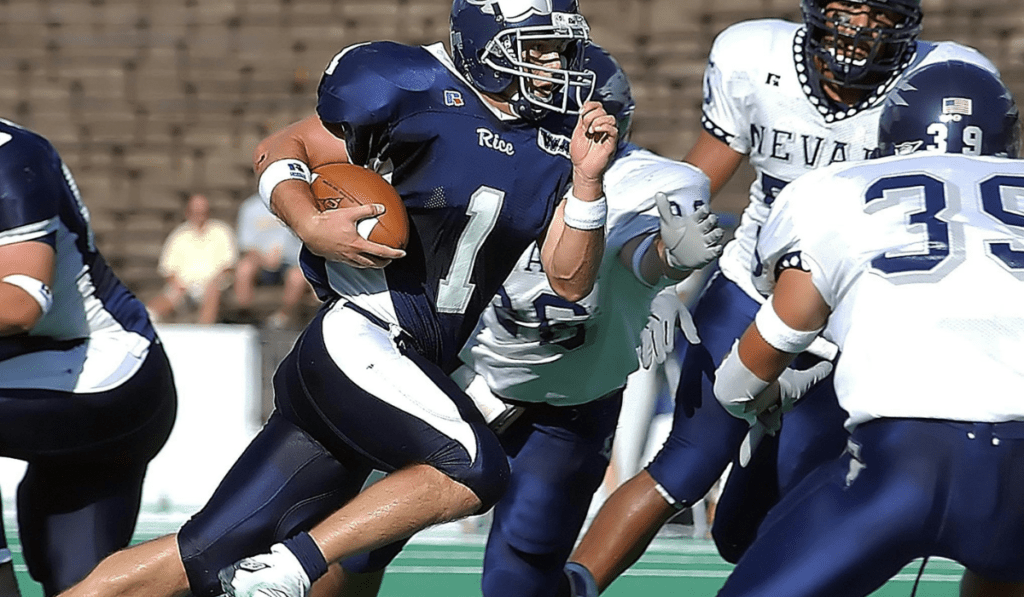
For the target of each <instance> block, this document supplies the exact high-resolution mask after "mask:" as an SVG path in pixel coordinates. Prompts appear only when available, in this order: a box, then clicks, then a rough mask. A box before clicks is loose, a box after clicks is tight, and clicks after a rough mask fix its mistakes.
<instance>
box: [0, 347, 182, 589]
mask: <svg viewBox="0 0 1024 597" xmlns="http://www.w3.org/2000/svg"><path fill="white" fill-rule="evenodd" d="M176 411H177V393H176V392H175V388H174V376H173V374H172V372H171V366H170V363H169V362H168V360H167V355H166V354H165V353H164V349H163V346H162V345H161V344H160V343H159V342H157V343H154V344H153V345H152V346H151V347H150V349H149V354H148V355H147V357H146V359H145V361H144V362H143V364H142V367H141V368H140V369H139V370H138V371H137V372H136V373H135V375H133V376H132V377H131V379H129V380H128V381H127V382H125V383H124V384H122V385H120V386H118V387H116V388H114V389H112V390H108V391H106V392H99V393H95V394H74V393H70V392H59V391H53V390H35V389H0V412H2V413H3V416H2V417H0V455H2V456H5V457H9V458H16V459H18V460H24V461H26V462H27V463H28V468H27V469H26V471H25V476H24V478H22V480H21V483H20V484H19V485H18V496H17V504H18V508H17V509H18V531H19V536H20V538H21V544H22V548H23V550H24V557H25V563H26V565H27V566H28V570H29V573H30V574H31V575H32V578H34V579H35V580H36V581H37V582H39V583H40V584H42V586H43V591H44V592H45V594H46V595H55V594H57V593H59V592H60V591H62V590H64V589H67V588H68V587H70V586H71V585H73V584H75V583H76V582H78V581H79V580H81V579H82V578H84V577H85V575H86V574H88V573H89V572H90V571H91V570H92V569H93V568H94V567H95V566H96V564H98V563H99V562H100V560H102V559H103V558H104V557H106V556H107V555H109V554H111V553H113V552H115V551H117V550H119V549H122V548H124V547H127V546H128V542H129V541H130V540H131V537H132V534H133V533H134V531H135V522H136V519H137V518H138V513H139V505H140V502H141V500H142V482H143V478H144V477H145V474H146V467H147V466H148V465H149V461H150V460H152V458H153V457H154V456H155V455H156V454H157V452H159V451H160V448H162V447H163V445H164V443H165V442H166V441H167V438H168V437H169V436H170V433H171V428H172V427H173V425H174V417H175V413H176Z"/></svg>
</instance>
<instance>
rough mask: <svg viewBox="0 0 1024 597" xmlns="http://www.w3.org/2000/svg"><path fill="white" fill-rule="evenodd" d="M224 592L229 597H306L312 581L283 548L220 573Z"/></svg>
mask: <svg viewBox="0 0 1024 597" xmlns="http://www.w3.org/2000/svg"><path fill="white" fill-rule="evenodd" d="M217 576H218V577H219V578H220V585H221V589H223V591H224V594H225V595H226V596H227V597H306V594H307V593H309V586H310V582H309V577H308V576H306V571H305V570H303V569H302V564H300V563H299V560H298V559H297V558H296V557H295V555H294V554H293V553H292V552H291V551H290V550H289V549H288V548H287V547H285V546H284V545H282V544H280V543H277V544H274V545H272V546H271V547H270V553H264V554H260V555H258V556H253V557H251V558H245V559H243V560H239V561H238V562H236V563H234V564H232V565H231V566H228V567H226V568H224V569H223V570H221V571H220V572H219V573H218V575H217Z"/></svg>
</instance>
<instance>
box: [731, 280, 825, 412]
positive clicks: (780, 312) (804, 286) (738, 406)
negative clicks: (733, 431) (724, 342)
mask: <svg viewBox="0 0 1024 597" xmlns="http://www.w3.org/2000/svg"><path fill="white" fill-rule="evenodd" d="M830 313H831V310H830V309H829V306H828V304H827V303H826V302H825V299H823V298H822V296H821V294H820V293H819V292H818V289H817V288H816V287H815V286H814V284H813V283H812V282H811V274H810V272H806V271H802V270H799V269H787V270H784V271H782V272H781V273H780V274H779V279H778V282H777V284H776V286H775V292H774V294H773V295H772V298H771V300H769V301H768V302H766V303H764V304H763V305H762V306H761V309H760V310H759V311H758V314H757V316H756V317H755V319H754V322H752V323H751V324H750V326H749V327H747V330H746V331H745V332H744V333H743V335H742V336H741V337H740V339H739V340H738V341H737V343H736V344H734V345H733V350H732V352H731V353H730V354H729V355H728V356H727V357H726V358H725V360H723V361H722V364H721V365H720V366H719V367H718V370H717V371H716V373H715V397H716V398H718V401H719V402H720V403H721V404H722V406H724V407H725V409H726V410H727V411H729V413H730V414H732V415H733V416H736V417H739V418H742V419H746V420H748V421H750V422H751V423H753V422H754V420H755V419H756V418H757V417H758V415H761V414H763V413H765V412H766V411H769V410H772V409H775V408H777V407H779V406H780V401H781V406H783V407H785V405H786V404H787V402H788V404H789V405H792V403H793V402H795V401H796V400H797V399H798V398H799V397H800V396H802V395H803V393H804V392H806V391H807V389H808V388H810V387H811V386H812V385H814V384H815V383H817V382H818V381H820V380H821V379H823V378H824V377H825V376H827V375H828V373H829V372H830V371H831V364H830V363H828V362H827V361H824V362H822V363H819V364H818V365H815V367H813V368H811V369H808V370H807V371H806V372H803V371H802V372H796V371H793V370H789V371H787V370H786V367H788V366H789V364H790V363H791V362H792V361H793V359H794V358H795V357H796V355H797V354H799V353H801V352H803V351H804V350H806V349H807V347H808V346H810V344H811V342H812V341H814V338H816V337H817V336H818V334H819V333H820V332H821V330H822V328H824V327H825V323H826V321H827V320H828V316H829V314H830ZM783 372H786V374H787V375H788V378H786V377H783ZM780 377H781V378H782V379H780Z"/></svg>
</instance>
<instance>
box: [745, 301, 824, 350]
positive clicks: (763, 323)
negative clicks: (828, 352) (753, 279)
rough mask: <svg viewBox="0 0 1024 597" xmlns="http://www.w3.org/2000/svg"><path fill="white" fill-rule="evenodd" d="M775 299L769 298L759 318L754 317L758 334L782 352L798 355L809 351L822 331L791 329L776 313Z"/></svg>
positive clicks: (759, 311) (758, 312)
mask: <svg viewBox="0 0 1024 597" xmlns="http://www.w3.org/2000/svg"><path fill="white" fill-rule="evenodd" d="M774 298H775V297H774V296H773V297H769V298H768V302H766V303H765V304H763V305H761V308H760V309H758V311H757V316H755V317H754V323H755V324H756V325H757V331H758V333H760V334H761V337H762V338H764V340H765V342H767V343H768V344H771V345H772V346H773V347H775V348H777V349H779V350H781V351H782V352H788V353H790V354H797V353H800V352H803V351H805V350H807V347H808V346H810V345H811V342H814V339H815V338H817V337H818V334H819V333H821V329H817V330H811V331H801V330H794V329H793V328H791V327H789V326H788V325H786V322H784V321H782V320H781V319H779V314H778V313H776V312H775V306H774V303H773V299H774Z"/></svg>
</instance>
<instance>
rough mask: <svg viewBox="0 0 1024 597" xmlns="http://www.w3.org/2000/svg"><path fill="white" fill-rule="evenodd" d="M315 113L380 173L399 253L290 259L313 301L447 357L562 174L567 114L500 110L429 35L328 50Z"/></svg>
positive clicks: (538, 225)
mask: <svg viewBox="0 0 1024 597" xmlns="http://www.w3.org/2000/svg"><path fill="white" fill-rule="evenodd" d="M318 95H319V102H318V105H317V113H318V114H319V116H320V118H321V120H322V121H323V122H324V123H326V124H330V125H335V126H340V128H341V129H342V130H343V131H344V135H345V143H346V146H347V149H348V153H349V156H350V158H351V160H352V162H353V163H356V164H360V165H363V166H366V167H369V168H372V169H374V170H376V171H378V172H381V173H382V174H384V175H385V176H387V177H389V179H390V182H391V183H392V184H393V185H394V186H395V188H396V189H397V190H398V192H399V194H400V195H401V196H402V199H403V201H404V202H405V205H406V208H407V210H408V213H409V219H410V223H411V235H410V241H409V245H408V247H407V248H406V251H407V255H406V257H404V258H402V259H398V260H395V261H394V262H392V263H391V264H390V265H389V266H387V267H386V268H385V269H383V270H373V269H357V268H352V267H348V266H346V265H344V264H340V263H335V262H325V261H324V260H323V259H322V258H318V257H316V256H314V255H312V254H311V253H309V252H308V251H303V253H302V257H301V261H302V265H303V269H304V271H305V272H306V273H307V276H308V277H309V278H310V281H311V282H312V283H313V285H314V288H316V290H317V293H318V295H319V296H320V297H321V298H322V299H326V298H331V297H334V296H340V297H342V298H344V299H346V300H350V301H352V302H354V303H356V304H358V305H360V306H361V307H363V308H364V309H366V310H367V311H369V312H371V313H373V314H374V315H376V316H378V317H380V318H381V319H383V320H385V321H388V322H390V323H395V324H397V325H398V326H400V327H401V328H402V329H403V330H404V331H405V332H407V333H408V334H409V335H410V336H411V337H412V340H413V343H414V345H415V348H416V349H417V351H418V352H420V353H421V354H422V355H424V356H425V357H427V358H428V359H430V360H431V361H432V362H434V363H437V364H438V365H440V366H442V367H446V368H447V367H449V366H450V365H451V364H452V363H453V362H454V357H455V355H456V353H457V351H458V350H459V349H460V348H461V347H462V345H463V343H464V342H465V341H466V339H467V337H468V336H469V334H470V333H471V332H472V330H473V327H474V325H475V324H476V321H477V318H478V317H479V315H480V312H481V311H482V309H483V308H484V307H485V306H486V305H487V302H488V301H489V300H490V299H491V298H492V297H493V296H494V294H495V292H496V291H497V289H498V288H499V287H500V286H501V283H502V282H503V281H504V280H505V278H506V277H507V276H508V273H509V272H510V271H511V269H512V267H513V266H514V264H515V261H516V259H517V258H518V257H519V255H520V254H521V253H522V252H523V250H525V248H526V247H527V246H528V245H529V243H531V242H532V241H534V240H537V239H538V238H539V237H541V236H542V234H543V232H544V230H545V229H546V227H547V224H548V222H549V221H550V219H551V216H552V214H553V212H554V208H555V206H556V205H557V202H558V201H559V200H560V199H561V197H562V196H563V195H564V194H565V192H566V189H567V185H568V184H569V180H570V174H571V162H570V160H569V154H568V146H569V139H570V135H571V132H572V127H573V126H574V125H575V121H576V117H575V116H573V117H568V116H561V115H553V116H551V117H549V118H547V119H545V120H544V121H542V122H540V123H539V124H538V123H530V122H528V121H525V120H522V119H514V118H506V117H503V115H501V114H499V113H498V112H497V111H496V110H495V109H494V108H493V107H491V106H490V105H488V104H487V103H486V102H485V101H484V100H483V98H482V97H481V96H480V95H479V94H478V93H477V92H476V91H475V90H474V88H473V87H472V86H470V84H469V83H467V82H466V81H465V79H463V78H462V77H461V76H460V75H459V74H457V72H456V70H455V67H454V65H453V64H452V63H451V61H450V59H449V58H448V56H447V54H446V53H445V51H444V49H443V48H442V46H441V45H440V44H436V45H434V46H429V47H419V46H405V45H400V44H395V43H390V42H373V43H368V44H362V45H357V46H353V47H350V48H348V49H346V50H344V51H343V52H341V53H340V54H338V55H337V56H336V57H335V58H334V60H333V61H332V62H331V64H330V66H329V67H328V68H327V70H326V72H325V74H324V76H323V79H322V80H321V82H320V88H319V92H318Z"/></svg>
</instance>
